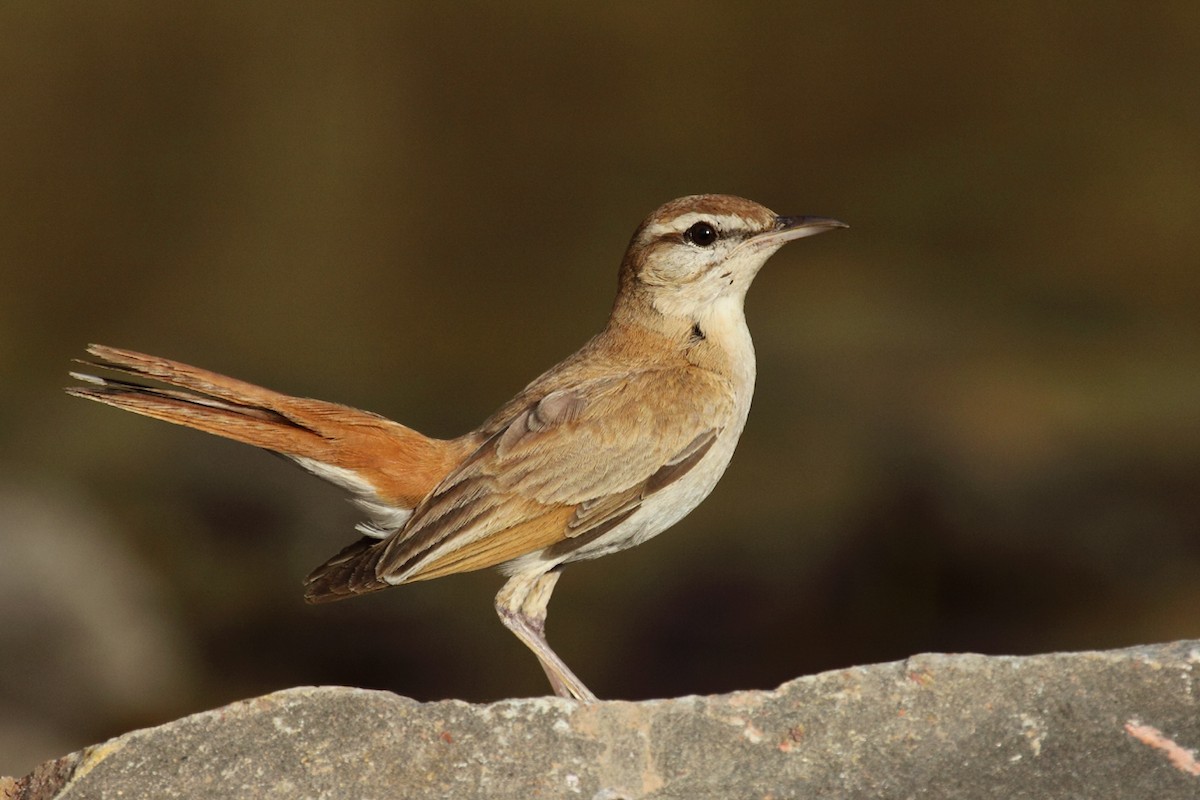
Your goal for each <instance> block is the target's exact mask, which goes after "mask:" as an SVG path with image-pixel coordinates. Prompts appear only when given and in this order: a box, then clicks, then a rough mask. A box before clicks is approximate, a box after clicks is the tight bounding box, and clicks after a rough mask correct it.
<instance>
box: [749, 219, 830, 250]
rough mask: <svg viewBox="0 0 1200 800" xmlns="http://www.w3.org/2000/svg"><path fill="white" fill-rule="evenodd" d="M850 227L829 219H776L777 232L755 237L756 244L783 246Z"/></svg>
mask: <svg viewBox="0 0 1200 800" xmlns="http://www.w3.org/2000/svg"><path fill="white" fill-rule="evenodd" d="M849 227H850V226H849V225H847V224H846V223H844V222H839V221H837V220H836V219H829V218H828V217H776V218H775V230H773V231H767V232H766V233H760V234H759V235H757V236H755V237H754V242H755V243H756V244H757V243H759V242H761V243H763V244H767V243H770V244H783V243H784V242H790V241H792V240H793V239H803V238H804V237H805V236H816V235H817V234H818V233H824V232H825V231H831V230H833V229H834V228H849Z"/></svg>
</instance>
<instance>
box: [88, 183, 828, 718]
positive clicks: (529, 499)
mask: <svg viewBox="0 0 1200 800" xmlns="http://www.w3.org/2000/svg"><path fill="white" fill-rule="evenodd" d="M845 227H848V226H847V225H845V224H844V223H842V222H839V221H837V220H835V219H830V218H826V217H815V216H781V215H779V214H776V213H775V212H773V211H771V210H770V209H768V208H766V207H765V206H762V205H760V204H758V203H755V202H753V201H750V200H746V199H744V198H741V197H735V196H732V195H721V194H704V195H692V196H688V197H681V198H678V199H676V200H672V201H670V202H668V203H666V204H664V205H662V206H661V207H659V208H658V209H657V210H655V211H654V212H653V213H651V214H650V215H649V216H648V217H647V218H646V219H645V220H644V221H643V222H642V223H641V224H640V225H639V226H638V228H637V229H636V231H635V233H634V235H633V238H632V239H631V241H630V243H629V245H628V248H627V250H626V252H625V257H624V259H623V260H622V262H621V265H620V269H619V272H618V281H617V293H616V298H615V300H614V302H613V306H612V310H611V314H610V317H609V320H608V322H607V324H606V325H605V327H604V328H603V330H601V332H600V333H599V334H597V335H596V336H594V337H593V338H592V339H590V340H589V341H588V342H587V343H586V344H584V345H583V347H582V348H580V349H579V350H578V351H577V352H576V353H575V354H573V355H571V356H569V357H568V358H566V359H565V360H564V361H562V362H561V363H559V364H558V365H557V366H554V367H552V368H551V369H549V370H547V371H546V372H544V373H543V374H542V375H541V376H539V377H537V378H535V379H534V380H533V381H532V382H531V383H529V384H528V385H527V386H526V387H525V388H524V389H523V390H521V392H519V393H518V394H517V395H516V397H514V398H513V399H512V400H510V401H509V402H507V403H505V404H504V405H503V406H501V407H500V409H499V410H498V411H496V412H495V413H494V414H492V415H491V416H490V417H489V418H488V419H487V420H485V421H484V422H483V424H481V425H480V426H479V427H478V428H476V429H475V430H473V431H470V432H469V433H466V434H464V435H462V436H459V437H457V438H453V439H437V438H433V437H430V436H425V435H423V434H421V433H418V432H417V431H415V430H413V429H411V428H409V427H406V426H404V425H401V424H400V423H398V422H393V421H391V420H389V419H387V418H385V417H382V416H379V415H377V414H373V413H370V412H367V411H360V410H358V409H355V408H351V407H348V406H344V405H339V404H336V403H330V402H325V401H321V400H313V399H309V398H302V397H294V396H290V395H286V394H282V393H279V392H275V391H272V390H270V389H266V388H263V387H261V386H257V385H255V384H252V383H247V382H244V381H240V380H236V379H234V378H230V377H226V376H224V375H220V374H218V373H215V372H210V371H208V370H205V369H201V368H198V367H193V366H190V365H187V364H183V363H180V362H177V361H172V360H169V359H166V358H159V357H156V356H150V355H146V354H143V353H139V352H135V351H132V350H125V349H120V348H115V347H108V346H104V345H90V346H88V348H87V353H88V354H89V355H90V356H91V357H92V358H93V359H94V360H88V359H82V360H80V359H77V362H78V363H80V364H83V365H85V366H87V367H88V368H90V370H92V371H90V372H81V371H73V372H71V373H70V374H71V377H72V378H73V379H75V380H76V381H78V382H79V383H80V384H82V385H76V386H72V387H70V388H68V389H67V390H66V391H67V392H68V393H69V394H71V395H74V396H76V397H82V398H85V399H88V400H94V401H97V402H100V403H104V404H107V405H110V406H115V407H117V408H121V409H125V410H126V411H131V412H134V413H136V414H141V415H144V416H147V417H152V418H155V419H159V420H164V421H166V422H171V423H175V424H178V425H183V426H187V427H190V428H195V429H198V430H201V431H205V432H207V433H211V434H216V435H217V436H222V437H225V438H227V439H232V440H235V441H239V442H244V443H246V444H250V445H254V446H256V447H260V448H263V449H266V450H268V451H272V452H274V453H277V454H280V455H282V456H285V457H287V458H289V459H291V460H292V461H294V462H295V463H296V464H298V465H299V466H300V467H302V468H303V469H305V470H307V471H308V472H310V473H313V474H314V475H316V476H318V477H320V478H323V479H325V480H326V481H328V482H330V483H332V484H335V485H336V486H339V487H341V488H342V489H345V490H348V491H349V493H350V494H351V500H352V502H354V503H356V504H357V506H358V507H359V508H360V509H361V511H362V512H363V513H364V515H365V517H366V520H365V521H364V522H362V523H361V524H359V525H358V526H357V531H358V532H359V533H360V534H361V538H359V539H358V540H357V541H355V542H354V543H353V544H350V545H349V546H347V547H345V548H344V549H343V550H341V551H340V552H339V553H337V554H336V555H334V556H333V557H332V558H330V559H329V560H328V561H326V562H325V563H324V564H322V565H321V566H319V567H317V568H316V569H315V570H313V571H312V573H311V574H309V575H308V577H307V578H306V579H305V599H306V600H307V601H309V602H312V603H323V602H327V601H332V600H339V599H342V598H346V597H350V596H354V595H359V594H365V593H368V592H374V591H377V590H380V589H384V588H387V587H390V586H394V585H399V584H405V583H412V582H415V581H423V580H429V579H433V578H440V577H443V576H447V575H451V574H455V573H460V572H467V571H471V570H478V569H484V568H489V567H499V569H500V570H501V571H502V572H503V573H504V574H505V575H506V576H507V581H506V582H505V583H504V585H503V587H502V588H501V590H500V592H499V593H498V594H497V595H496V600H495V607H496V611H497V613H498V615H499V617H500V620H501V622H502V623H503V624H504V625H505V626H506V627H507V628H508V629H509V630H510V631H511V632H512V633H513V634H515V635H516V637H517V638H518V639H519V640H520V641H521V642H523V643H524V644H525V645H526V646H527V647H528V648H529V649H530V650H531V651H532V652H533V654H534V655H535V656H536V657H537V660H538V662H539V663H540V665H541V667H542V669H543V670H544V671H545V673H546V676H547V678H548V680H549V682H550V686H551V688H552V689H553V691H554V692H555V694H557V695H559V696H560V697H564V698H568V699H574V700H576V701H579V702H581V703H595V702H597V697H596V695H595V694H594V693H593V692H592V691H591V690H590V689H588V687H587V686H586V685H584V683H583V682H582V681H581V680H580V679H579V678H578V677H577V676H576V675H575V673H574V672H572V671H571V669H570V668H569V667H568V666H567V664H566V663H565V662H564V661H563V660H562V659H561V658H560V657H559V656H558V655H557V654H556V653H555V652H554V650H553V649H551V647H550V644H549V642H548V641H547V640H546V636H545V624H546V614H547V607H548V604H549V601H550V596H551V593H552V592H553V590H554V587H555V584H556V583H557V582H558V579H559V577H560V575H561V574H562V568H563V567H564V566H565V565H567V564H570V563H572V562H576V561H582V560H586V559H594V558H599V557H601V556H605V555H608V554H611V553H615V552H617V551H620V550H625V549H626V548H630V547H633V546H635V545H638V544H641V543H642V542H645V541H646V540H648V539H650V538H651V537H653V536H656V535H657V534H659V533H661V532H662V531H664V530H666V529H667V528H669V527H671V526H672V525H674V524H675V523H677V522H678V521H679V520H680V519H682V518H683V517H684V516H686V515H687V514H688V513H689V512H691V510H692V509H693V508H695V507H696V506H697V505H698V504H699V503H700V502H701V501H702V500H703V499H704V498H705V497H707V496H708V494H709V493H710V492H711V491H712V489H713V487H714V486H715V485H716V483H717V481H718V480H719V479H720V477H721V476H722V474H724V472H725V469H726V467H727V466H728V464H729V461H730V458H731V457H732V455H733V451H734V447H735V446H736V444H737V442H738V439H739V437H740V436H741V433H742V430H743V427H744V426H745V423H746V418H747V414H748V413H749V410H750V401H751V396H752V394H753V391H754V381H755V375H756V366H755V358H754V346H753V343H752V341H751V338H750V332H749V330H748V328H747V326H746V318H745V314H744V301H745V297H746V293H747V290H748V289H749V288H750V284H751V282H752V281H753V280H754V278H755V276H756V275H757V274H758V272H759V270H760V268H761V267H762V266H763V264H764V263H765V262H766V261H767V259H768V258H770V257H771V255H772V254H774V253H775V252H776V251H777V250H779V248H781V247H782V246H783V245H784V244H785V243H787V242H789V241H792V240H794V239H800V238H803V237H806V236H812V235H815V234H818V233H822V232H825V231H829V230H833V229H837V228H845ZM97 371H107V372H115V373H117V374H120V375H121V376H122V377H121V378H113V377H101V376H98V375H96V374H93V372H97ZM130 376H131V377H132V378H133V380H129V379H128V377H130Z"/></svg>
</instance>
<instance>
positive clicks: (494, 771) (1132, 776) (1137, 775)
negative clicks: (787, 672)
mask: <svg viewBox="0 0 1200 800" xmlns="http://www.w3.org/2000/svg"><path fill="white" fill-rule="evenodd" d="M1198 705H1200V642H1177V643H1173V644H1165V645H1156V646H1146V647H1138V648H1133V649H1128V650H1119V651H1112V652H1089V653H1066V654H1051V655H1040V656H1030V657H1020V658H1018V657H985V656H978V655H921V656H915V657H913V658H910V659H907V660H906V661H902V662H895V663H890V664H878V665H873V666H867V667H855V668H852V669H844V670H837V671H833V672H826V673H823V674H821V675H815V676H812V677H806V678H799V679H797V680H793V681H790V682H789V683H786V684H784V685H783V686H781V687H780V688H779V689H777V690H775V691H745V692H737V693H734V694H728V695H719V696H713V697H683V698H679V699H673V700H655V701H646V702H638V703H631V702H620V701H613V702H604V703H600V704H598V705H595V706H579V705H576V704H575V703H573V702H568V701H565V700H559V699H557V698H542V699H526V700H507V701H504V702H499V703H493V704H491V705H470V704H467V703H462V702H458V701H453V700H448V701H442V702H437V703H424V704H422V703H417V702H415V701H412V700H408V699H406V698H403V697H399V696H396V695H393V694H389V693H386V692H375V691H365V690H360V689H347V688H339V687H320V688H296V689H288V690H285V691H281V692H276V693H274V694H270V695H266V696H264V697H258V698H255V699H252V700H245V701H242V702H239V703H234V704H232V705H229V706H225V707H224V708H219V709H216V710H214V711H208V712H205V713H202V714H196V715H193V716H190V717H186V718H184V719H181V720H178V721H176V722H172V723H169V724H166V725H162V726H160V727H157V728H151V729H147V730H140V731H134V732H132V733H129V734H126V735H124V736H120V737H118V738H116V739H113V740H111V741H109V742H106V743H104V744H100V745H96V746H94V747H90V748H87V749H86V750H84V751H82V752H79V753H75V754H73V755H69V756H66V757H64V758H61V759H58V760H57V761H53V762H49V763H47V764H44V765H42V766H41V767H39V768H38V769H37V770H36V771H35V772H33V773H32V774H31V775H29V776H26V777H25V778H22V779H20V780H16V781H13V780H12V779H0V796H5V792H7V797H9V798H21V800H32V799H33V798H38V800H41V798H52V797H60V796H62V797H71V798H117V797H122V798H131V797H156V798H163V797H172V798H174V797H205V798H210V797H224V796H230V797H240V798H276V797H277V798H288V800H294V799H295V798H302V797H303V798H309V797H311V798H328V799H329V800H335V799H336V798H354V800H360V799H361V798H374V797H396V798H411V799H412V800H417V799H418V798H446V797H454V798H474V797H480V798H482V797H487V798H521V800H529V798H536V797H546V798H551V797H568V798H569V797H579V798H585V799H586V800H620V799H623V798H629V799H630V800H632V798H661V799H664V800H665V798H680V799H682V798H687V799H688V800H697V799H698V798H801V797H804V798H807V797H821V798H864V797H886V798H905V797H921V798H942V797H945V798H982V797H1003V798H1039V800H1041V799H1042V798H1076V797H1079V798H1083V797H1086V798H1091V799H1092V800H1097V799H1099V798H1131V797H1154V798H1156V800H1165V799H1167V798H1189V799H1193V798H1196V797H1200V758H1198V756H1197V754H1196V748H1198V747H1200V713H1197V712H1198V710H1200V709H1198Z"/></svg>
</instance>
